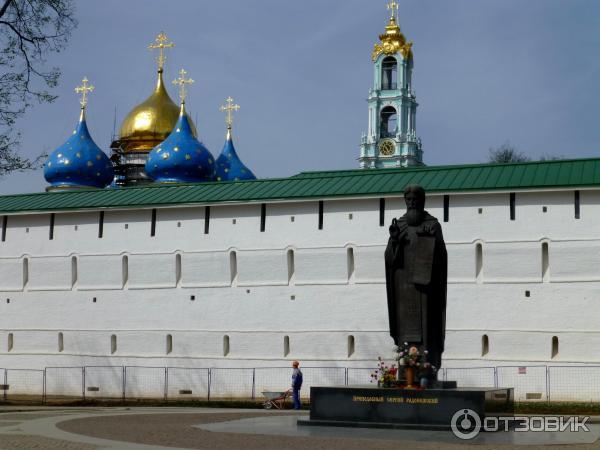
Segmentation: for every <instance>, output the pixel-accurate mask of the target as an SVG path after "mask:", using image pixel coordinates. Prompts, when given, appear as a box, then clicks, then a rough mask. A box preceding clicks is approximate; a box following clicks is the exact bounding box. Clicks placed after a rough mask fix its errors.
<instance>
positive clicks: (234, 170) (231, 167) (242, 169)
mask: <svg viewBox="0 0 600 450" xmlns="http://www.w3.org/2000/svg"><path fill="white" fill-rule="evenodd" d="M243 180H256V176H254V174H253V173H252V171H251V170H250V169H248V168H247V167H246V166H245V165H244V163H243V162H242V161H241V160H240V158H239V156H238V155H237V153H236V151H235V147H234V146H233V139H232V138H231V130H228V131H227V140H226V141H225V145H224V146H223V150H222V151H221V154H220V155H219V157H218V158H217V181H243Z"/></svg>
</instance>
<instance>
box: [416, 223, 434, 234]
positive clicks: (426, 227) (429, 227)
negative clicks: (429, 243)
mask: <svg viewBox="0 0 600 450" xmlns="http://www.w3.org/2000/svg"><path fill="white" fill-rule="evenodd" d="M435 226H436V224H435V223H433V224H429V223H426V224H423V225H422V226H421V231H420V232H419V234H435Z"/></svg>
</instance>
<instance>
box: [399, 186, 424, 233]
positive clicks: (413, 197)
mask: <svg viewBox="0 0 600 450" xmlns="http://www.w3.org/2000/svg"><path fill="white" fill-rule="evenodd" d="M404 201H405V202H406V215H405V218H406V223H408V225H410V226H419V225H421V223H423V220H424V218H425V214H424V211H425V189H423V188H422V187H421V186H419V185H417V184H412V185H410V186H407V187H406V189H404Z"/></svg>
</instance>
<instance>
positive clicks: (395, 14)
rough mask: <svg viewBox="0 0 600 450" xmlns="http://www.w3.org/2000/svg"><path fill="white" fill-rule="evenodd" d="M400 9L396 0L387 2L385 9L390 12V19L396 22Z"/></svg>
mask: <svg viewBox="0 0 600 450" xmlns="http://www.w3.org/2000/svg"><path fill="white" fill-rule="evenodd" d="M399 8H400V5H399V4H398V2H397V1H396V0H391V1H390V2H388V4H387V9H388V11H391V14H392V15H391V16H390V19H394V20H396V21H397V20H398V9H399Z"/></svg>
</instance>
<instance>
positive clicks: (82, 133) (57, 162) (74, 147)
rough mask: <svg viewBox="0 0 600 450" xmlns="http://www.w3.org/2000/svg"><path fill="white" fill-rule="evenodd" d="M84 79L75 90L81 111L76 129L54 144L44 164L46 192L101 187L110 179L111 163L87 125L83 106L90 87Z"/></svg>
mask: <svg viewBox="0 0 600 450" xmlns="http://www.w3.org/2000/svg"><path fill="white" fill-rule="evenodd" d="M87 83H88V79H87V78H84V79H83V85H82V86H79V87H77V88H76V89H75V91H76V92H77V93H81V94H82V98H81V102H80V103H81V114H80V116H79V122H78V124H77V128H76V129H75V131H73V134H72V135H71V136H70V137H69V139H67V141H66V142H65V143H64V144H63V145H61V146H60V147H58V148H57V149H56V150H54V152H52V154H51V155H50V157H49V158H48V160H47V161H46V163H45V164H44V177H45V178H46V181H48V183H50V186H49V187H48V188H46V190H48V191H52V190H62V189H82V188H104V187H106V186H107V185H108V184H109V183H110V182H111V181H112V179H113V177H114V172H113V165H112V163H111V162H110V159H109V158H108V156H107V155H106V154H105V153H104V152H103V151H102V150H101V149H100V147H98V145H96V143H95V142H94V140H93V139H92V137H91V136H90V132H89V130H88V127H87V123H86V119H85V109H86V105H87V94H88V92H91V91H92V90H94V86H88V84H87Z"/></svg>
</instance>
